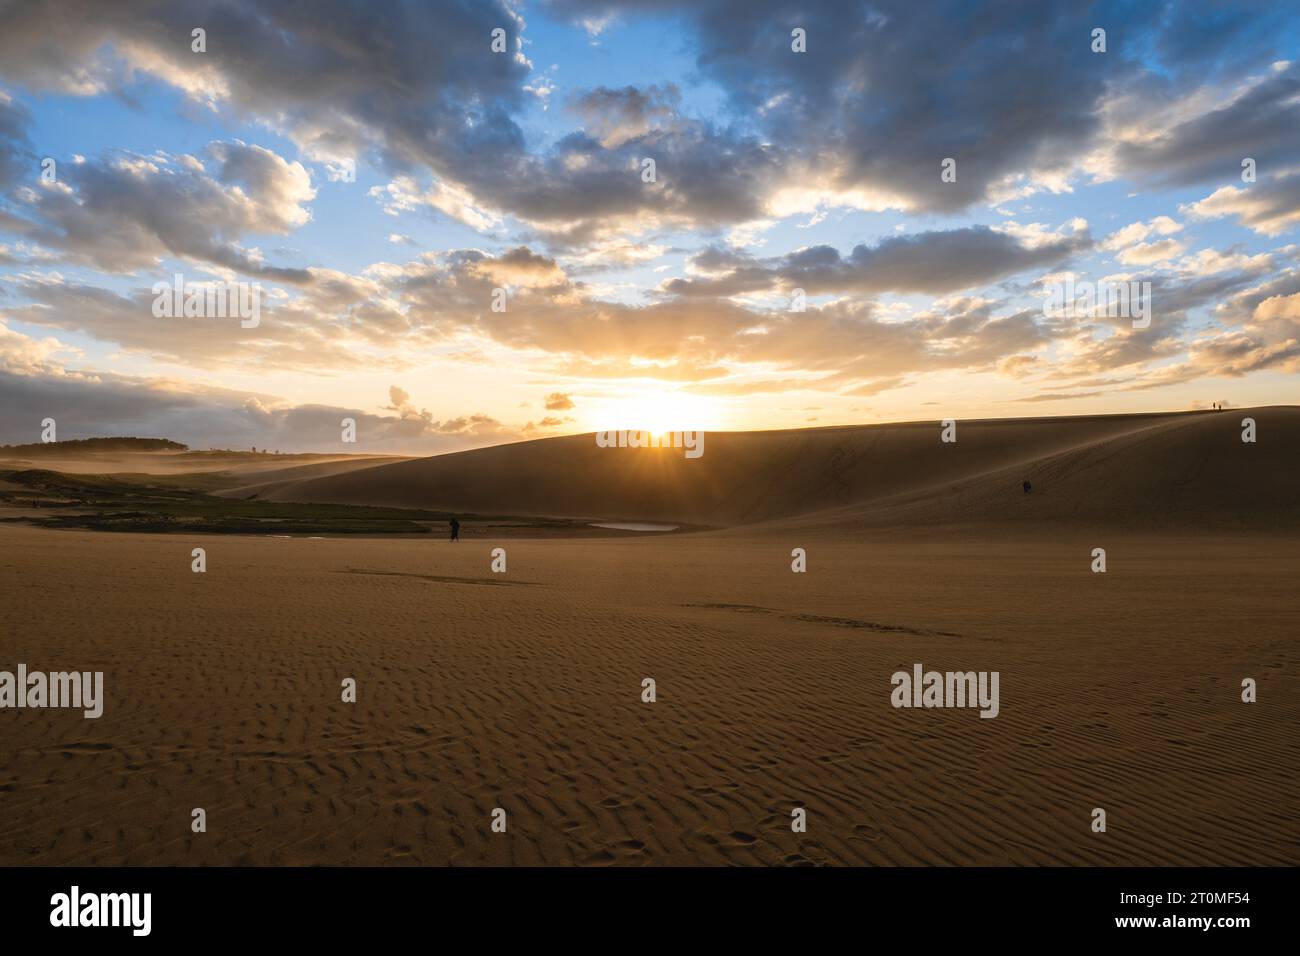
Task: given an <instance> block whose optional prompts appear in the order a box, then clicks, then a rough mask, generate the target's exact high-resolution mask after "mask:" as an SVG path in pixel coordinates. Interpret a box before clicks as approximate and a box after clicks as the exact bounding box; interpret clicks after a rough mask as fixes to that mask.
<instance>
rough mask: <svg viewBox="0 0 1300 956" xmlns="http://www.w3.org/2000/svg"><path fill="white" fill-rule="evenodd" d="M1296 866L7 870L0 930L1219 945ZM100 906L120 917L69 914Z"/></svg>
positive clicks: (133, 940) (83, 934) (1268, 901)
mask: <svg viewBox="0 0 1300 956" xmlns="http://www.w3.org/2000/svg"><path fill="white" fill-rule="evenodd" d="M1295 876H1296V872H1295V869H1294V868H1258V869H1249V868H1240V869H1237V868H1234V869H1190V868H1189V869H1157V868H1150V869H1126V868H1118V869H1065V868H1060V869H1057V868H1053V869H1023V868H999V869H950V868H944V869H933V868H926V869H921V868H907V869H839V870H834V869H831V870H796V869H782V870H713V869H668V868H644V869H620V870H612V871H611V870H599V871H596V870H590V869H585V870H584V869H568V870H561V869H548V870H538V869H487V868H483V869H464V870H451V869H421V868H392V869H371V868H358V869H352V868H322V869H293V868H284V869H275V868H228V869H215V868H212V869H209V868H173V869H161V868H158V869H154V868H121V867H105V868H85V869H55V868H30V869H27V868H7V869H0V927H3V929H2V930H0V932H3V937H4V939H5V940H6V942H10V941H13V940H15V939H18V938H30V937H37V938H42V940H49V941H52V942H53V941H57V940H58V938H59V937H63V939H64V941H65V942H67V941H73V942H75V943H77V944H82V943H98V942H100V941H103V942H107V941H109V940H110V939H113V938H116V939H117V940H118V942H121V943H125V944H127V945H131V944H146V945H147V944H148V942H149V941H158V942H162V943H165V944H175V943H186V942H191V941H193V942H199V943H205V944H214V943H219V942H248V941H258V942H261V941H268V940H269V941H280V940H283V941H285V942H290V943H295V944H299V945H303V944H310V943H322V944H326V945H330V946H334V945H337V944H339V943H341V942H343V941H346V940H368V941H369V942H371V943H375V942H377V941H379V940H382V939H385V938H388V937H390V936H392V935H397V936H402V935H408V934H409V935H413V936H415V937H416V938H422V937H423V938H426V939H428V941H429V942H430V943H431V944H433V945H437V944H438V943H441V944H442V945H444V946H456V947H457V948H462V947H463V946H464V945H465V942H462V943H459V944H458V943H456V942H455V940H456V938H458V937H460V934H461V933H462V932H467V933H472V934H475V935H473V936H471V937H470V939H474V938H477V939H479V940H480V942H481V943H487V944H489V945H492V946H493V947H494V948H495V946H497V945H499V944H501V943H502V942H503V941H504V940H506V939H507V938H515V939H519V940H520V941H524V940H527V941H528V942H530V943H532V944H534V945H535V944H538V943H554V942H557V941H558V940H557V937H562V936H565V935H576V936H581V937H586V938H588V939H595V938H596V937H593V936H592V935H591V934H592V933H593V932H597V931H599V932H604V933H612V934H614V935H613V936H612V937H608V936H607V937H605V938H606V939H607V940H621V941H622V944H624V945H631V946H637V947H638V948H640V947H639V946H638V943H637V940H638V939H641V940H642V941H647V942H648V941H649V940H657V941H658V944H663V945H673V944H674V943H676V942H680V941H682V937H681V936H680V935H677V934H676V933H677V932H678V931H680V930H681V929H682V928H683V927H685V926H687V925H689V926H691V927H699V929H700V931H702V932H703V933H706V934H707V935H709V936H716V937H718V938H723V939H728V940H729V941H730V942H733V943H734V942H735V941H737V940H739V939H743V938H745V937H747V936H750V934H753V936H754V937H756V938H757V939H759V940H764V941H767V937H769V935H770V934H772V933H777V932H779V933H782V934H784V933H788V932H804V933H807V932H816V933H818V934H821V933H824V932H826V931H840V930H847V931H849V932H851V933H852V934H853V937H852V938H857V939H862V940H870V941H872V942H875V941H878V940H887V939H899V940H909V939H910V940H913V941H917V940H925V941H927V942H935V941H941V940H948V939H952V940H966V941H968V942H971V943H977V942H984V943H987V942H992V941H995V940H1002V939H1007V940H1017V939H1032V940H1041V939H1045V938H1053V937H1060V938H1065V939H1075V938H1086V939H1093V938H1097V937H1107V938H1110V939H1116V940H1118V939H1120V938H1122V937H1125V936H1130V937H1132V938H1133V939H1135V940H1138V941H1141V940H1147V941H1152V940H1164V939H1171V940H1179V941H1186V940H1188V939H1190V938H1191V937H1193V936H1198V937H1199V938H1202V939H1207V940H1214V941H1215V942H1216V943H1222V944H1227V945H1232V943H1233V942H1235V941H1238V940H1245V939H1251V938H1252V936H1251V934H1254V933H1259V932H1260V931H1261V930H1262V931H1263V932H1264V933H1266V934H1271V933H1277V932H1279V931H1281V930H1283V929H1284V928H1285V927H1286V925H1287V924H1288V922H1290V917H1289V915H1287V914H1286V913H1285V912H1284V911H1285V909H1286V908H1287V906H1288V904H1289V902H1290V898H1291V895H1292V886H1293V884H1294V882H1295ZM73 887H76V888H77V890H76V902H77V904H78V905H77V907H76V909H77V911H78V912H77V916H76V917H75V919H74V918H73V916H72V911H73V909H74V907H73V905H72V904H73V890H72V888H73ZM146 893H147V894H149V897H148V910H147V913H148V921H147V922H148V925H147V929H148V934H147V935H145V934H144V933H142V932H139V931H140V930H143V929H144V928H146V927H145V926H144V923H145V919H144V915H145V912H146V911H145V908H144V896H143V894H146ZM104 894H115V895H114V896H112V897H111V898H108V899H106V898H105V896H104ZM117 894H140V895H138V896H131V897H123V896H121V895H117ZM88 898H90V900H89V902H88ZM101 914H102V916H101ZM115 918H116V921H117V922H118V923H119V924H125V925H118V926H85V925H77V926H75V927H74V926H72V925H71V923H72V922H77V923H78V924H81V923H83V922H87V921H90V922H112V921H113V920H114V919H115ZM1206 921H1208V924H1207V922H1206ZM56 922H57V923H63V924H65V925H58V926H56V925H54V923H56ZM598 927H601V929H599V930H598ZM448 930H452V931H454V932H455V933H456V935H455V936H449V935H447V931H448ZM670 931H673V932H672V933H671V934H670ZM74 934H75V935H74ZM1241 934H1246V935H1244V936H1243V935H1241ZM462 939H463V937H462ZM651 945H655V944H651Z"/></svg>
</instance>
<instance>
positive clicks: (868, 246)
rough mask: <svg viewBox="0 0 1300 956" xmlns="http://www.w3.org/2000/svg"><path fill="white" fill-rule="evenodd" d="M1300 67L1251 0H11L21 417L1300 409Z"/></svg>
mask: <svg viewBox="0 0 1300 956" xmlns="http://www.w3.org/2000/svg"><path fill="white" fill-rule="evenodd" d="M196 31H201V32H200V33H198V34H196ZM1298 60H1300V11H1297V10H1296V9H1295V8H1293V7H1289V5H1288V4H1261V3H1255V2H1243V3H1216V2H1198V3H1176V2H1169V3H1160V2H1143V3H1092V4H1089V3H1081V2H1068V3H1066V2H1044V0H1027V2H1023V3H1018V2H1002V3H997V4H982V3H970V2H943V0H935V2H921V3H918V2H917V0H907V2H873V3H857V2H849V0H835V2H811V0H809V2H768V0H690V2H676V0H658V2H656V0H624V2H621V3H610V2H601V0H550V2H507V0H461V2H452V0H444V2H419V3H417V2H405V3H404V2H394V3H382V4H376V3H373V2H343V0H321V2H316V3H290V2H252V0H224V2H214V0H166V2H162V0H123V2H114V3H111V4H110V3H102V2H96V0H58V2H17V0H0V408H2V409H3V412H2V413H0V442H7V443H21V442H31V441H39V440H40V438H41V434H42V423H43V422H44V421H45V420H46V419H51V418H52V419H54V420H55V422H56V423H57V437H58V438H60V439H68V438H80V437H92V436H103V435H136V436H141V437H165V438H171V439H173V440H177V441H182V442H185V443H187V444H189V445H190V446H191V447H195V448H208V447H217V448H246V447H257V448H270V449H278V450H283V451H339V450H346V451H365V452H394V453H405V454H437V453H442V452H446V451H454V450H459V449H463V448H470V447H476V446H482V445H490V444H499V443H501V442H509V441H519V440H526V439H533V438H544V437H548V436H553V435H563V434H571V433H576V432H585V431H592V430H599V429H610V428H645V429H652V430H664V429H694V428H701V429H705V430H748V429H763V428H798V427H809V426H823V425H841V424H855V423H871V422H884V421H910V420H925V419H935V420H938V419H943V418H955V419H970V418H1004V417H1019V416H1038V415H1076V414H1107V413H1121V412H1143V411H1163V410H1175V409H1190V408H1205V407H1209V406H1210V405H1211V404H1213V403H1222V404H1224V405H1226V406H1229V407H1234V406H1238V407H1240V406H1251V405H1263V404H1281V403H1288V404H1289V403H1294V402H1295V401H1296V397H1297V390H1296V384H1297V378H1296V373H1297V372H1298V371H1300V272H1298V271H1297V261H1298V260H1300V62H1297V61H1298ZM178 276H179V277H180V278H179V280H178V279H177V277H178ZM177 281H179V282H180V283H181V285H182V288H183V289H184V290H187V291H192V290H194V289H198V290H199V291H200V292H201V291H203V290H204V289H206V288H209V287H214V286H215V285H216V284H221V285H222V286H223V287H224V288H227V289H230V290H231V291H239V292H241V293H242V294H244V295H245V296H246V299H245V301H246V302H248V303H251V302H253V301H256V302H257V304H258V311H257V317H256V321H255V322H253V321H251V319H250V314H240V313H237V312H236V311H233V310H232V309H230V308H229V307H228V308H226V309H225V310H224V311H223V310H216V311H217V312H218V314H200V315H194V314H191V315H185V314H168V311H169V310H168V309H167V308H166V307H163V306H160V305H159V299H160V292H161V290H162V289H163V288H165V287H170V286H173V285H174V284H175V283H176V282H177ZM1087 288H1095V289H1097V290H1099V291H1102V292H1105V291H1110V290H1123V291H1125V292H1129V291H1131V292H1133V293H1134V298H1132V299H1131V300H1128V299H1125V300H1116V301H1115V302H1113V303H1112V305H1114V306H1115V307H1114V308H1111V309H1109V310H1108V309H1107V308H1106V304H1105V299H1104V297H1103V299H1102V302H1101V304H1100V305H1096V304H1094V303H1092V302H1090V301H1088V300H1087V299H1086V298H1084V297H1082V295H1081V290H1084V289H1087ZM177 311H178V312H183V311H184V310H183V309H178V310H177ZM344 419H350V420H352V421H354V422H355V423H356V442H355V444H349V445H346V446H341V445H340V442H341V441H342V436H343V430H342V422H343V420H344Z"/></svg>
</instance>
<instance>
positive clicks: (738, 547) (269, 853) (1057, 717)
mask: <svg viewBox="0 0 1300 956" xmlns="http://www.w3.org/2000/svg"><path fill="white" fill-rule="evenodd" d="M1246 415H1249V416H1251V417H1254V418H1255V419H1256V421H1257V423H1258V428H1259V436H1258V438H1259V440H1258V441H1257V442H1256V443H1255V444H1253V445H1249V444H1243V443H1242V442H1241V441H1240V420H1241V418H1242V417H1244V416H1246ZM958 436H959V437H958V442H957V444H956V445H943V444H941V443H940V442H939V440H938V426H937V423H920V424H910V425H887V426H872V427H861V428H833V429H814V430H800V431H793V432H764V433H752V434H737V435H718V436H714V435H709V436H708V437H707V439H706V441H707V445H706V453H705V456H704V458H702V459H699V460H697V461H686V460H684V459H682V458H681V457H679V456H678V455H674V454H673V453H672V452H671V451H668V452H655V451H652V450H642V449H621V450H613V449H598V448H596V447H595V443H594V441H593V440H592V439H591V437H590V436H580V437H573V438H566V439H555V440H548V441H542V442H532V443H527V444H523V445H511V446H504V447H500V448H493V449H485V450H483V451H480V452H468V453H462V454H458V455H448V456H444V457H441V458H433V459H421V460H413V461H408V462H400V463H396V464H387V465H380V466H376V467H366V468H362V469H360V470H352V471H350V472H348V473H346V474H336V475H329V476H314V477H307V478H299V477H297V475H295V474H294V473H293V471H292V470H291V471H289V472H284V473H280V474H274V475H270V476H263V477H269V478H270V479H271V480H269V481H267V482H265V490H266V493H267V494H269V495H272V496H287V495H296V496H300V497H301V498H302V499H303V500H325V501H331V500H332V501H343V502H345V503H376V504H406V505H419V506H423V507H444V508H445V507H451V508H455V509H456V510H459V511H474V510H478V511H484V512H506V513H511V512H512V513H528V512H533V513H538V514H548V513H551V514H553V513H556V512H560V513H565V512H567V513H569V514H581V515H591V516H600V517H604V518H617V517H626V518H630V519H636V518H641V519H646V520H653V519H661V520H662V519H671V520H675V521H676V520H682V521H687V522H695V523H700V524H713V525H729V527H726V528H718V529H716V530H708V531H702V532H697V533H692V534H670V535H664V536H659V537H637V538H628V539H608V538H603V539H602V538H567V539H566V538H565V537H552V538H547V539H542V538H537V539H532V538H519V537H509V538H503V537H498V536H497V535H498V531H497V530H496V526H495V525H492V524H489V523H487V522H476V521H474V520H472V519H469V520H467V521H466V523H465V527H464V529H463V535H464V540H463V541H462V542H460V543H458V544H452V543H451V542H449V541H447V540H445V539H443V538H441V537H438V538H427V537H426V538H409V537H408V538H386V539H385V538H373V539H346V540H345V539H335V538H303V537H297V538H285V537H272V536H269V535H266V536H256V537H255V536H235V535H226V536H219V535H202V536H200V535H188V534H185V533H177V534H158V535H140V534H134V533H114V534H101V533H93V532H85V531H54V530H47V529H40V528H31V527H26V526H22V525H18V524H11V523H3V522H0V581H2V582H3V585H4V594H5V597H6V600H5V601H3V602H0V633H3V634H4V635H5V641H4V648H5V655H6V657H5V659H4V660H3V661H0V669H3V668H5V667H12V666H14V665H16V664H17V663H19V662H25V663H27V664H28V665H29V666H30V667H32V668H34V669H49V670H62V669H69V668H75V669H83V670H101V671H103V672H104V675H105V676H104V680H105V695H106V701H105V707H104V714H103V716H102V717H101V718H99V719H98V720H85V719H83V718H82V717H81V716H80V715H79V714H74V713H70V712H68V711H55V710H35V711H34V710H23V711H13V710H5V711H0V724H2V725H3V732H4V741H5V746H4V747H3V748H0V865H10V864H18V863H37V864H107V863H114V864H122V863H125V864H303V865H310V864H483V863H491V864H510V863H515V864H520V863H522V864H543V865H574V864H597V865H639V864H683V865H699V864H741V865H745V864H776V865H781V864H855V865H861V864H871V865H916V864H933V865H972V864H973V865H1006V864H1013V865H1026V864H1031V865H1065V864H1070V865H1077V864H1097V865H1150V864H1157V865H1252V864H1253V865H1260V864H1263V865H1288V864H1289V865H1295V864H1296V863H1297V862H1300V849H1298V848H1300V822H1298V821H1300V798H1298V797H1297V794H1296V788H1295V778H1296V774H1297V773H1298V772H1300V766H1298V765H1297V753H1296V748H1295V746H1294V742H1293V741H1294V737H1295V727H1296V724H1297V720H1300V679H1298V678H1297V674H1300V652H1298V651H1297V643H1296V637H1295V635H1296V633H1297V629H1300V606H1298V605H1297V602H1296V580H1297V576H1300V524H1297V516H1296V502H1295V499H1296V497H1297V496H1296V495H1295V494H1294V491H1293V488H1292V485H1293V483H1294V476H1295V475H1296V474H1297V469H1296V467H1295V466H1296V461H1295V458H1296V454H1297V448H1300V410H1298V409H1296V408H1293V407H1277V408H1260V409H1254V410H1251V411H1248V412H1239V411H1233V412H1231V413H1227V412H1225V413H1220V414H1176V415H1149V416H1116V417H1107V418H1077V419H1047V420H1041V421H1016V422H963V423H959V427H958ZM298 474H302V472H299V473H298ZM1025 476H1027V477H1029V478H1030V480H1031V481H1033V483H1034V486H1035V488H1034V491H1033V493H1032V494H1030V495H1024V494H1023V493H1022V492H1021V491H1020V488H1019V482H1020V480H1021V478H1022V477H1025ZM621 482H626V483H628V484H629V486H630V487H629V488H627V489H620V483H621ZM318 496H319V497H318ZM954 531H961V532H962V533H954ZM878 532H879V533H878ZM967 532H969V533H967ZM1265 532H1267V533H1265ZM196 546H197V547H203V548H205V549H206V551H207V571H206V573H204V574H195V573H193V572H192V571H191V570H190V561H191V556H190V549H191V548H192V547H196ZM499 546H500V547H505V548H506V550H507V551H508V555H509V570H508V572H506V573H501V574H497V573H493V571H492V570H491V562H492V560H493V559H492V550H493V549H494V548H496V547H499ZM1096 546H1102V547H1105V548H1106V550H1107V554H1108V564H1109V567H1108V570H1107V573H1105V574H1094V573H1092V571H1091V570H1090V563H1091V554H1090V550H1091V548H1093V547H1096ZM794 547H801V548H804V549H805V550H806V553H807V559H808V565H807V571H806V573H802V574H795V573H792V572H791V567H790V560H791V550H792V548H794ZM916 662H920V663H922V664H923V665H924V666H925V667H927V668H934V669H937V670H941V671H942V670H975V671H997V672H999V674H1000V675H1001V701H1000V712H999V715H998V716H997V718H996V719H990V720H985V719H981V718H980V717H979V715H978V713H977V712H975V711H973V710H970V709H952V710H942V709H940V710H911V709H895V708H893V707H892V706H891V704H890V693H891V689H892V688H891V683H890V677H891V675H892V673H893V672H894V671H896V670H899V669H910V668H911V667H912V666H913V664H914V663H916ZM345 677H351V678H354V679H355V680H356V681H357V685H358V697H357V701H356V702H355V703H345V702H343V701H342V700H341V699H340V682H341V681H342V679H343V678H345ZM645 677H653V678H654V679H655V681H656V682H657V691H658V700H657V701H656V702H654V703H653V704H647V703H643V702H642V701H641V700H640V693H641V681H642V680H643V678H645ZM1246 677H1250V678H1252V679H1254V680H1256V681H1257V682H1258V702H1256V703H1253V704H1246V703H1243V702H1242V700H1241V682H1242V679H1243V678H1246ZM195 807H203V808H205V810H206V811H207V814H208V832H207V833H205V834H195V833H193V832H192V831H191V830H190V819H191V818H190V811H191V810H192V809H193V808H195ZM496 807H501V808H503V809H505V810H506V811H507V813H508V815H509V829H508V832H507V833H505V834H497V833H493V832H491V830H490V815H491V812H492V810H493V808H496ZM796 807H802V808H805V809H806V810H807V813H808V831H807V833H805V834H795V833H793V832H792V831H791V829H790V819H791V817H790V814H791V810H792V809H793V808H796ZM1094 807H1103V808H1104V809H1105V810H1106V811H1107V814H1108V831H1107V832H1106V833H1105V834H1096V833H1093V832H1092V831H1091V829H1090V823H1091V813H1092V809H1093V808H1094Z"/></svg>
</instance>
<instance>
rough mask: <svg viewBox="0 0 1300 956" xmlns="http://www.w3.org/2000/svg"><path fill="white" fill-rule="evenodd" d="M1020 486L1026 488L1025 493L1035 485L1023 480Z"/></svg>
mask: <svg viewBox="0 0 1300 956" xmlns="http://www.w3.org/2000/svg"><path fill="white" fill-rule="evenodd" d="M1020 487H1021V488H1024V489H1025V494H1029V489H1031V488H1033V487H1034V486H1033V485H1031V484H1030V483H1029V482H1028V481H1022V482H1021V483H1020Z"/></svg>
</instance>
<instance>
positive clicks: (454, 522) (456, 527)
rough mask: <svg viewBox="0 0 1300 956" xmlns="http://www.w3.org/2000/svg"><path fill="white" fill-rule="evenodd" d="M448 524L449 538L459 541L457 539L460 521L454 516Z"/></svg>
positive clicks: (458, 538) (458, 537)
mask: <svg viewBox="0 0 1300 956" xmlns="http://www.w3.org/2000/svg"><path fill="white" fill-rule="evenodd" d="M449 524H450V525H451V540H452V541H459V540H460V522H459V521H457V520H456V519H455V518H452V519H451V521H450V522H449Z"/></svg>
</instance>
